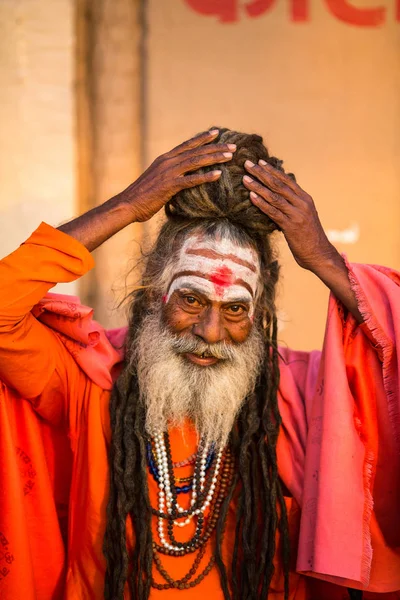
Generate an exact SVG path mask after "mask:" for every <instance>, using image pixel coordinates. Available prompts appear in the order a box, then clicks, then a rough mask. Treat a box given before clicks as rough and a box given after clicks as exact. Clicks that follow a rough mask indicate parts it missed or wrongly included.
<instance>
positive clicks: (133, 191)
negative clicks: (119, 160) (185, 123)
mask: <svg viewBox="0 0 400 600" xmlns="http://www.w3.org/2000/svg"><path fill="white" fill-rule="evenodd" d="M218 134H219V131H218V129H213V130H212V131H205V132H204V133H200V134H199V135H197V136H195V137H193V138H192V139H190V140H188V141H186V142H183V144H180V145H179V146H177V147H176V148H174V149H173V150H171V151H170V152H167V153H166V154H162V155H161V156H159V157H158V158H157V159H156V160H155V161H154V162H153V163H152V164H151V165H150V167H149V168H148V169H147V170H146V171H145V172H144V173H143V175H141V177H139V179H137V180H136V181H135V182H134V183H132V184H131V185H130V186H129V187H128V188H127V189H126V190H124V191H123V192H121V193H120V194H118V197H119V199H120V200H121V201H122V202H125V203H126V204H128V205H129V206H130V208H131V210H132V221H141V222H142V221H147V220H148V219H151V217H152V216H153V215H155V214H156V213H157V212H158V211H159V210H160V209H161V208H162V207H163V206H164V205H165V204H166V203H167V202H168V201H169V200H171V198H172V197H173V196H174V195H175V194H177V193H178V192H180V191H181V190H183V189H185V188H190V187H194V186H196V185H200V184H202V183H207V182H211V181H217V179H218V178H219V177H220V176H221V171H218V170H215V171H208V172H207V173H196V172H193V171H198V169H201V168H202V167H207V166H210V165H214V164H218V163H224V162H228V161H229V160H231V158H232V152H234V151H235V150H236V146H235V144H212V143H211V142H212V141H213V140H215V138H216V137H217V136H218Z"/></svg>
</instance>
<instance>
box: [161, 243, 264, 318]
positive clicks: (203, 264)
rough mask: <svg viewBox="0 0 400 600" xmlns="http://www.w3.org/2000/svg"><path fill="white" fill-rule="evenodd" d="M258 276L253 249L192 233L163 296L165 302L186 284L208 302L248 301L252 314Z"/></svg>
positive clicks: (182, 249)
mask: <svg viewBox="0 0 400 600" xmlns="http://www.w3.org/2000/svg"><path fill="white" fill-rule="evenodd" d="M259 276H260V267H259V260H258V256H257V253H256V252H255V251H254V250H253V249H251V248H243V247H240V246H237V245H236V244H235V243H233V242H231V241H230V240H228V239H226V238H223V239H210V238H202V236H200V235H195V236H191V237H189V238H188V239H187V240H186V241H185V242H184V244H183V245H182V248H181V251H180V254H179V258H178V261H177V263H176V265H174V268H173V270H172V271H171V277H170V284H169V287H168V290H167V293H166V295H165V296H164V299H165V302H168V301H169V299H170V298H171V295H172V294H173V292H174V291H175V290H178V289H184V288H188V287H189V288H193V289H197V290H199V291H201V292H202V293H203V294H204V295H205V296H206V297H207V298H208V299H209V300H211V301H218V302H235V301H238V300H242V301H246V302H249V305H250V306H249V316H252V314H253V312H254V298H255V295H256V291H257V286H258V282H259Z"/></svg>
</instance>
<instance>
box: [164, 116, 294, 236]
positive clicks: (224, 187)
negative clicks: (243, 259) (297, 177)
mask: <svg viewBox="0 0 400 600" xmlns="http://www.w3.org/2000/svg"><path fill="white" fill-rule="evenodd" d="M213 129H214V128H213ZM219 131H220V134H219V136H218V138H217V139H216V140H215V142H219V143H224V144H236V146H237V149H236V152H234V153H233V158H232V160H230V161H229V162H227V163H222V164H217V165H213V166H210V167H205V168H204V169H202V170H201V171H202V172H206V171H212V170H215V169H219V170H221V171H222V174H221V177H220V178H219V179H218V180H217V181H214V182H211V183H205V184H202V185H199V186H196V187H193V188H188V189H185V190H182V191H181V192H179V193H178V194H176V195H175V196H174V197H173V198H172V199H171V200H170V202H168V204H167V205H166V207H165V212H166V215H167V217H168V219H171V220H176V219H179V220H193V219H212V220H214V219H228V220H229V221H231V222H232V223H234V224H235V225H238V226H239V227H243V228H245V229H246V230H247V231H249V232H251V231H257V232H258V233H265V234H269V233H272V232H273V231H274V230H275V229H278V227H277V225H276V224H275V223H274V222H273V221H272V220H271V219H270V218H269V217H268V216H267V215H265V214H264V213H262V212H261V211H260V210H259V209H258V208H257V207H256V206H254V204H253V203H252V202H251V200H250V197H249V190H248V189H247V188H246V187H245V186H244V185H243V181H242V179H243V176H244V175H246V174H248V173H247V171H246V170H245V168H244V163H245V161H246V160H250V161H252V162H253V163H255V164H256V163H258V161H259V160H261V159H262V160H265V161H266V162H268V163H269V164H270V165H272V166H273V167H275V168H276V169H279V170H280V171H283V167H282V163H283V161H281V160H279V159H278V158H275V157H274V156H270V155H269V153H268V150H267V148H266V147H265V146H264V144H263V139H262V137H260V136H259V135H256V134H246V133H239V132H237V131H232V130H231V129H223V128H219ZM292 177H294V176H292Z"/></svg>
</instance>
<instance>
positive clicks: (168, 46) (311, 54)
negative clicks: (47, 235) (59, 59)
mask: <svg viewBox="0 0 400 600" xmlns="http://www.w3.org/2000/svg"><path fill="white" fill-rule="evenodd" d="M148 23H149V40H148V63H149V64H148V80H147V98H148V104H147V111H148V130H147V137H146V139H147V160H148V161H150V160H151V159H153V158H154V157H155V156H156V155H158V154H159V153H161V152H163V151H166V150H168V149H170V148H171V147H172V146H174V145H176V144H177V143H178V142H180V141H181V140H183V139H185V138H187V137H190V136H191V135H192V134H194V133H195V132H197V131H201V130H203V129H206V128H208V127H209V126H210V125H224V126H228V127H231V128H234V129H239V130H242V131H247V132H257V133H261V134H262V135H263V136H264V139H265V142H266V144H267V146H268V147H269V149H270V151H271V152H272V154H274V155H276V156H278V157H280V158H283V159H284V160H285V167H286V168H287V169H288V170H289V171H293V172H295V173H296V176H297V179H298V182H299V184H300V185H301V186H302V187H303V188H304V189H305V190H307V191H308V192H309V193H310V194H311V195H312V196H313V198H314V200H315V202H316V205H317V208H318V210H319V214H320V217H321V220H322V222H323V225H324V226H325V228H326V229H327V230H329V235H330V237H331V239H332V241H334V242H335V243H336V246H337V248H338V249H339V251H340V252H346V253H347V254H348V256H349V258H350V259H351V260H352V261H355V262H372V263H381V264H387V265H391V266H393V267H395V268H397V269H400V236H399V225H400V168H399V165H400V3H399V2H398V1H394V0H392V1H389V0H353V1H352V2H349V1H347V0H324V1H323V0H313V1H309V2H308V1H306V0H275V1H274V0H257V1H253V2H251V1H244V0H243V1H242V0H229V1H228V0H218V1H211V0H179V1H178V0H163V1H162V2H161V1H159V0H150V1H149V4H148ZM281 257H282V263H283V270H282V271H283V273H282V283H281V289H280V299H279V306H280V317H281V333H280V340H281V342H284V343H288V344H289V345H291V346H292V347H296V348H304V349H311V348H314V347H320V345H321V342H322V338H323V328H324V322H325V315H326V305H327V297H328V293H327V289H326V288H325V287H324V285H323V284H322V283H320V282H319V281H318V280H317V279H316V278H315V277H314V276H313V275H312V274H310V273H309V272H306V271H303V270H301V269H300V268H299V267H298V266H297V265H296V263H295V262H294V260H293V259H292V258H291V257H290V255H289V252H288V250H287V248H286V246H285V244H284V243H282V244H281Z"/></svg>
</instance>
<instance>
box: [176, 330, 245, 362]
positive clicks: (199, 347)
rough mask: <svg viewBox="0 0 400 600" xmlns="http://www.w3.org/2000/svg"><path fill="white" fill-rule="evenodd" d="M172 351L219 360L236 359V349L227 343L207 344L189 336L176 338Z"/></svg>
mask: <svg viewBox="0 0 400 600" xmlns="http://www.w3.org/2000/svg"><path fill="white" fill-rule="evenodd" d="M171 341H172V349H173V350H174V351H175V352H176V353H177V354H196V355H198V356H202V355H203V354H204V355H205V356H207V357H213V358H218V359H219V360H234V359H235V357H236V348H235V347H234V346H233V345H231V344H227V343H226V342H216V343H215V344H207V342H204V341H203V340H200V339H199V338H196V337H191V336H189V335H187V336H184V337H178V336H174V338H173V340H171Z"/></svg>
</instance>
